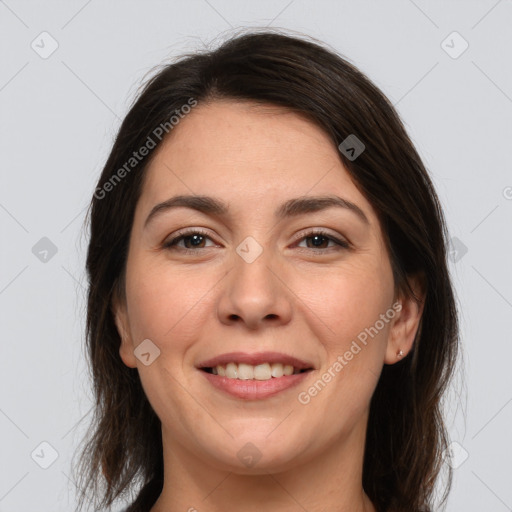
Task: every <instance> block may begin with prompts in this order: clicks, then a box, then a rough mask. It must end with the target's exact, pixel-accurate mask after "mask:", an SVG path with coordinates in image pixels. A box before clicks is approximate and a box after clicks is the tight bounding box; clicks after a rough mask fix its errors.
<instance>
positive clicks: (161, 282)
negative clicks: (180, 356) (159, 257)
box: [127, 262, 215, 349]
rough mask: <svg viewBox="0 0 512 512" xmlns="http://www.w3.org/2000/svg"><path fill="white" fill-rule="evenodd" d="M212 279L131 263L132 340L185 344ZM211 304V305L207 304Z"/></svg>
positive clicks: (205, 303) (162, 344)
mask: <svg viewBox="0 0 512 512" xmlns="http://www.w3.org/2000/svg"><path fill="white" fill-rule="evenodd" d="M214 283H215V279H213V278H212V276H211V274H202V275H199V274H198V273H197V272H195V273H192V272H187V270H186V269H181V268H176V267H174V268H171V267H170V266H169V265H166V264H165V263H164V264H161V263H158V264H150V263H148V264H146V265H145V264H143V262H140V263H139V262H134V264H133V265H132V266H131V267H129V268H128V276H127V295H128V297H129V300H128V313H129V318H130V328H131V331H132V335H133V336H134V339H135V340H139V342H140V341H142V340H143V339H146V338H149V339H151V340H152V341H153V342H154V343H156V344H157V345H158V346H159V347H160V348H161V349H164V348H166V347H171V346H172V347H177V346H179V345H183V344H186V340H187V339H188V338H189V337H191V336H192V335H193V333H194V331H195V330H196V329H197V328H199V327H200V322H198V321H197V319H198V318H200V317H202V316H203V312H204V310H205V308H208V304H209V301H208V290H211V288H212V287H213V285H214ZM210 307H211V306H210Z"/></svg>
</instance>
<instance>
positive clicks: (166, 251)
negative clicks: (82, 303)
mask: <svg viewBox="0 0 512 512" xmlns="http://www.w3.org/2000/svg"><path fill="white" fill-rule="evenodd" d="M177 194H199V195H208V196H213V197H215V198H218V199H221V200H223V201H224V202H225V203H227V205H228V206H229V215H228V216H227V217H218V216H215V215H213V216H212V215H207V214H204V213H200V212H198V211H196V210H192V209H190V208H184V207H180V208H176V209H172V210H168V211H165V212H164V213H162V214H161V215H157V216H155V217H154V218H153V219H152V220H151V221H150V222H149V224H148V225H147V226H144V223H145V220H146V217H147V216H148V214H149V212H150V211H151V209H152V208H153V207H154V206H155V205H156V204H158V203H160V202H162V201H165V200H167V199H169V198H170V197H172V196H174V195H177ZM312 195H315V196H317V195H318V196H320V195H337V196H339V197H342V198H345V199H347V200H350V201H352V202H353V203H355V204H357V205H358V206H359V207H360V208H361V210H363V212H364V213H365V215H366V216H367V218H368V220H369V223H368V224H366V223H364V222H363V221H361V220H360V219H359V218H358V217H357V216H356V215H355V214H354V213H352V212H351V211H350V210H348V209H342V208H337V207H331V208H328V209H325V210H322V211H318V212H314V213H308V214H304V215H300V216H298V217H290V218H286V219H283V220H280V221H276V219H275V218H274V210H275V209H276V208H277V207H278V206H279V205H281V204H282V203H283V202H285V201H286V200H288V199H291V198H296V197H301V196H308V197H309V196H312ZM183 228H202V229H203V230H206V231H207V232H208V236H207V237H203V238H200V239H199V242H196V244H197V243H198V245H194V244H193V243H192V242H193V240H191V238H188V239H186V238H185V239H182V240H181V241H179V242H177V245H174V246H172V247H171V248H163V244H164V242H166V241H169V240H171V238H173V237H174V236H177V234H178V233H177V231H178V230H182V229H183ZM317 228H323V229H325V230H326V231H328V234H329V236H331V235H332V236H334V237H335V238H338V239H340V240H344V241H348V242H349V243H350V247H349V248H348V249H347V248H343V247H340V246H337V245H336V243H335V242H333V241H330V240H329V239H328V238H320V241H319V242H318V243H319V245H320V248H318V246H315V245H314V244H313V242H314V240H313V239H312V238H311V236H314V235H310V233H311V231H313V230H314V229H317ZM189 236H190V235H189ZM248 236H251V237H253V238H254V239H255V240H256V241H257V242H258V243H259V244H260V246H261V247H262V249H263V252H262V253H261V255H260V256H259V257H258V258H257V259H256V260H255V261H254V262H252V263H247V262H246V261H245V260H244V259H243V258H241V257H240V256H239V255H238V254H237V252H236V248H237V247H238V246H239V244H240V243H241V242H242V241H243V240H244V239H245V238H246V237H248ZM308 237H309V238H308ZM186 248H188V249H189V250H190V252H189V253H186V252H185V249H186ZM192 251H195V252H192ZM411 282H412V285H413V288H415V289H416V293H418V294H419V295H421V290H419V288H418V285H417V283H416V282H415V281H414V280H412V281H411ZM397 300H399V301H400V303H401V310H400V311H399V312H396V314H395V316H394V317H393V318H392V319H391V320H389V321H388V323H385V326H384V328H382V329H381V330H380V331H379V332H378V334H377V335H375V336H374V337H373V338H368V339H369V341H368V343H367V344H366V345H362V344H360V345H361V346H362V350H360V351H359V352H358V353H357V355H354V357H353V359H352V360H350V361H349V362H348V363H347V364H346V366H344V367H343V369H342V370H341V371H339V372H337V373H336V372H335V373H336V376H335V377H333V378H332V379H331V380H330V382H329V383H328V384H327V385H326V386H325V387H324V388H323V389H322V390H321V391H320V392H319V393H318V394H317V395H316V396H314V397H312V398H311V400H310V402H309V403H307V404H302V403H300V402H299V401H298V394H299V393H300V392H303V391H307V390H308V388H309V387H311V386H312V385H313V383H314V382H316V381H317V380H318V379H319V378H321V376H322V375H323V374H325V373H326V372H328V369H329V368H330V367H332V366H333V363H334V362H335V361H336V359H337V357H338V356H340V355H341V356H343V354H344V353H345V352H346V351H347V350H349V348H350V346H351V343H352V341H353V340H356V339H357V335H358V334H359V333H361V332H362V331H364V329H365V328H369V327H370V326H374V324H375V322H376V321H377V320H378V319H379V315H380V314H383V313H386V311H388V310H390V308H392V305H393V304H394V303H396V301H397ZM113 309H114V313H115V319H116V325H117V327H118V330H119V333H120V336H121V338H122V342H121V346H120V350H119V353H120V356H121V358H122V360H123V362H124V363H125V364H126V365H127V366H129V367H131V368H135V367H136V368H138V371H139V374H140V378H141V381H142V385H143V387H144V391H145V393H146V395H147V397H148V399H149V401H150V403H151V405H152V407H153V408H154V410H155V412H156V414H157V415H158V416H159V418H160V420H161V422H162V439H163V448H164V468H165V482H164V488H163V492H162V494H161V496H160V498H159V499H158V501H157V502H156V504H155V505H154V507H153V508H152V509H151V512H160V511H162V512H163V511H165V512H174V511H187V510H188V511H190V512H192V511H193V510H197V511H198V512H203V511H204V512H208V511H220V510H230V509H232V504H233V503H239V504H240V509H241V510H244V511H247V512H253V511H254V512H256V511H259V510H262V509H264V510H267V511H269V512H273V511H280V512H283V511H285V512H292V511H293V512H295V511H302V512H303V511H304V510H308V512H317V511H318V512H319V511H332V512H334V511H336V512H340V511H346V512H349V511H350V512H362V511H366V512H374V511H375V508H374V506H373V505H372V503H371V502H370V500H369V499H368V497H367V496H366V494H365V493H364V491H363V488H362V483H361V482H362V461H363V453H364V443H365V435H366V428H367V421H368V411H369V403H370V399H371V397H372V394H373V392H374V389H375V387H376V385H377V382H378V378H379V376H380V373H381V370H382V367H383V365H384V364H394V363H395V362H397V361H398V360H399V358H398V357H397V352H398V351H399V350H400V349H401V350H403V352H404V357H405V356H406V355H407V353H408V351H409V350H410V349H411V346H412V343H413V340H414V335H415V333H416V330H417V328H418V323H419V320H420V317H421V308H418V307H417V305H416V303H415V302H414V301H412V300H409V299H407V298H405V297H399V296H395V294H394V282H393V276H392V272H391V266H390V260H389V256H388V254H387V251H386V248H385V245H384V239H383V234H382V232H381V229H380V226H379V223H378V220H377V216H376V213H375V211H374V209H373V208H372V205H371V204H370V203H369V202H368V201H367V200H366V198H365V197H364V196H363V195H362V194H361V193H360V192H359V190H358V189H357V188H356V186H355V184H354V182H353V181H352V180H351V178H350V176H349V174H348V172H347V170H346V169H345V168H344V166H343V164H342V162H341V160H340V157H339V154H338V149H337V148H336V146H335V145H334V144H333V143H332V142H331V141H330V139H329V138H328V136H327V135H326V134H325V133H324V132H323V131H322V130H321V129H320V128H318V127H317V126H316V125H314V124H312V123H311V122H310V121H308V120H306V119H304V118H303V117H301V116H299V115H297V114H295V113H291V112H288V111H286V110H284V109H280V108H277V107H272V106H261V105H260V106H258V105H255V104H252V103H250V102H234V101H226V100H223V101H215V102H212V103H209V104H200V105H199V106H197V107H196V108H194V109H193V110H192V112H191V113H190V114H188V115H187V116H186V117H185V118H184V119H183V120H181V121H180V124H179V125H178V126H177V127H175V128H174V130H173V131H172V132H171V134H170V136H169V137H168V138H167V139H166V140H165V141H164V143H163V144H162V145H161V146H160V147H159V148H158V149H157V153H156V154H155V155H154V159H153V161H152V162H151V164H150V166H149V167H148V169H147V175H146V180H145V183H144V187H143V191H142V195H141V197H140V199H139V202H138V204H137V208H136V213H135V218H134V222H133V226H132V232H131V238H130V246H129V254H128V259H127V268H126V301H124V300H119V299H117V298H116V299H115V300H114V305H113ZM145 339H150V340H151V342H152V343H153V344H154V345H155V346H157V347H158V349H159V350H160V355H159V357H157V358H156V359H155V360H154V361H153V362H152V363H151V364H150V365H148V366H146V365H144V364H143V363H142V362H141V361H140V360H139V359H138V358H137V357H136V356H135V355H134V349H135V348H136V347H137V346H138V345H139V344H140V343H141V342H142V341H143V340H145ZM267 350H270V351H279V352H284V353H286V354H291V355H293V356H295V357H298V358H300V359H303V360H306V361H309V362H311V363H312V364H313V365H314V368H315V370H313V371H312V372H310V373H309V374H308V376H307V378H306V380H305V381H303V382H302V383H301V384H300V385H299V386H298V387H294V388H291V389H288V390H286V391H283V392H281V393H279V394H278V395H276V396H273V397H270V398H267V399H264V400H252V401H251V400H243V399H239V398H234V397H231V396H228V395H226V394H224V393H222V392H221V391H219V390H217V389H216V388H214V387H213V386H212V385H211V384H210V383H209V382H208V381H207V379H206V378H205V377H204V375H203V374H202V372H201V371H200V370H198V369H197V368H196V365H197V364H198V363H199V362H201V361H204V360H206V359H209V358H211V357H214V356H217V355H219V354H223V353H226V352H232V351H245V352H259V351H267ZM331 373H332V370H331ZM248 442H250V443H252V444H253V445H255V446H256V447H257V449H258V451H259V453H260V454H261V458H260V460H259V461H258V462H257V463H256V464H255V465H254V466H253V467H247V466H246V465H245V464H244V463H243V462H242V461H241V460H240V459H239V458H238V457H237V453H238V451H239V450H240V449H242V447H244V445H246V443H248Z"/></svg>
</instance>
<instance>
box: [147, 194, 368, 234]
mask: <svg viewBox="0 0 512 512" xmlns="http://www.w3.org/2000/svg"><path fill="white" fill-rule="evenodd" d="M179 207H184V208H191V209H193V210H197V211H199V212H201V213H204V214H206V215H212V216H219V217H223V216H224V217H226V216H227V215H228V214H229V208H228V206H227V205H226V203H224V202H223V201H221V200H219V199H215V198H213V197H209V196H201V195H179V196H174V197H171V198H170V199H167V200H166V201H164V202H162V203H159V204H157V205H155V206H154V207H153V208H152V209H151V212H150V213H149V215H148V216H147V218H146V221H145V223H144V227H146V226H147V225H148V223H149V222H150V221H151V220H152V219H154V218H156V217H157V216H159V215H160V214H162V213H164V212H166V211H169V210H171V209H173V208H179ZM332 207H337V208H345V209H347V210H349V211H351V212H353V213H354V214H356V215H357V217H359V219H360V220H362V221H363V222H364V223H365V224H370V221H369V220H368V217H367V216H366V215H365V213H364V212H363V210H362V209H361V208H359V206H357V205H356V204H355V203H352V202H351V201H348V200H347V199H343V198H341V197H338V196H304V197H297V198H294V199H289V200H288V201H286V202H285V203H283V204H282V205H281V206H280V207H279V208H278V209H277V210H276V211H275V214H274V215H275V217H276V218H277V219H279V220H281V219H285V218H288V217H296V216H299V215H304V214H306V213H313V212H318V211H321V210H325V209H327V208H332Z"/></svg>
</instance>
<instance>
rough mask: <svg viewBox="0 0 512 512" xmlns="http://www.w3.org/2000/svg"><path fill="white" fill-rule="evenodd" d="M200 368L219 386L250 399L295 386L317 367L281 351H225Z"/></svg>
mask: <svg viewBox="0 0 512 512" xmlns="http://www.w3.org/2000/svg"><path fill="white" fill-rule="evenodd" d="M197 368H198V369H199V370H200V371H201V372H202V374H203V375H204V376H205V377H206V379H207V380H208V381H209V382H210V384H212V385H213V386H214V387H216V388H217V389H219V390H221V391H223V392H224V393H227V394H229V395H232V396H235V397H236V398H243V399H249V400H256V399H262V398H267V397H270V396H274V395H276V394H277V393H280V392H282V391H284V390H286V389H289V388H291V387H294V386H296V385H297V384H298V383H299V382H301V381H302V380H304V378H306V377H307V375H308V374H309V373H310V372H312V371H313V370H314V369H315V368H314V366H313V364H311V363H308V362H306V361H301V360H300V359H297V358H295V357H292V356H288V355H286V354H280V353H277V352H265V353H259V354H247V353H241V352H237V353H230V354H223V355H221V356H218V357H215V358H213V359H210V360H208V361H204V362H202V363H200V364H199V365H198V366H197Z"/></svg>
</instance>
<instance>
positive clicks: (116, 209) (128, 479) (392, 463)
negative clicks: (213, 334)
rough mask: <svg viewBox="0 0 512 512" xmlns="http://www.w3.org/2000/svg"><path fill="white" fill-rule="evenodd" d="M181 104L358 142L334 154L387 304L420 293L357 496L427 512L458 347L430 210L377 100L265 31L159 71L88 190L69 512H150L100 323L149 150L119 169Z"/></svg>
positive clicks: (134, 414) (401, 136)
mask: <svg viewBox="0 0 512 512" xmlns="http://www.w3.org/2000/svg"><path fill="white" fill-rule="evenodd" d="M191 98H192V99H193V100H194V101H197V102H198V105H201V104H202V103H205V102H209V101H215V100H216V99H227V100H235V101H251V102H256V103H260V104H267V105H277V106H281V107H283V108H286V109H289V110H292V111H294V112H297V113H300V114H301V115H304V116H307V118H308V119H310V120H311V121H312V122H314V123H316V124H317V125H319V126H320V127H322V129H323V130H324V131H325V133H326V134H327V135H328V136H329V137H330V138H331V139H332V141H333V142H334V143H335V144H336V146H338V145H339V144H340V143H341V142H342V141H343V140H344V139H345V138H346V137H347V136H349V135H351V134H354V135H356V136H357V138H359V139H360V140H361V141H363V143H364V145H365V150H364V152H363V153H362V154H361V155H360V156H358V157H357V158H356V159H355V160H351V159H349V158H347V157H346V155H345V154H344V153H342V152H340V159H341V161H342V163H343V164H344V166H345V167H346V169H347V170H348V172H349V173H350V175H351V177H352V179H353V180H354V183H355V184H356V186H357V187H358V189H359V190H360V191H361V193H362V194H363V195H364V196H365V197H366V198H367V199H368V200H369V202H370V203H371V204H372V205H373V207H374V209H375V211H376V212H377V214H378V217H379V222H380V225H381V228H382V232H383V234H384V237H385V241H386V244H387V248H388V251H389V257H390V261H391V264H392V268H393V276H394V280H395V288H396V291H398V292H400V293H403V294H405V295H406V296H409V297H411V296H412V297H415V296H414V294H413V291H412V289H411V287H410V286H409V283H408V277H410V276H413V275H419V276H422V277H423V280H424V286H425V290H426V296H425V300H424V309H423V314H422V318H421V322H420V326H419V329H418V332H417V334H416V338H415V342H414V345H413V349H412V351H411V352H410V353H409V354H408V355H407V357H405V358H404V359H403V360H402V361H400V362H398V363H396V364H393V365H384V368H383V371H382V374H381V376H380V380H379V382H378V384H377V387H376V390H375V393H374V395H373V397H372V400H371V407H370V416H369V424H368V430H367V438H366V449H365V455H364V468H363V486H364V489H365V491H366V493H367V494H368V496H369V497H370V499H371V500H372V502H373V503H374V504H375V506H376V507H377V509H378V510H379V511H381V512H388V511H392V512H415V511H420V510H425V511H429V510H432V508H433V506H434V504H433V500H434V497H435V486H437V484H436V482H437V481H438V480H439V477H440V475H441V469H442V465H443V460H442V452H443V450H444V449H445V448H446V447H447V444H448V443H447V438H448V436H447V431H446V427H445V423H444V421H443V415H442V408H441V398H442V396H443V394H444V392H445V390H446V388H447V385H448V384H449V382H450V379H451V377H452V374H453V371H454V368H455V365H456V362H457V353H458V343H459V333H458V320H457V308H456V303H455V297H454V292H453V288H452V284H451V281H450V276H449V272H448V268H447V262H446V255H447V251H446V244H447V236H448V235H447V229H446V225H445V220H444V217H443V213H442V209H441V206H440V203H439V200H438V198H437V195H436V192H435V190H434V187H433V184H432V182H431V180H430V178H429V176H428V173H427V171H426V169H425V167H424V165H423V163H422V161H421V159H420V157H419V155H418V153H417V152H416V150H415V148H414V146H413V144H412V142H411V140H410V139H409V137H408V135H407V133H406V131H405V129H404V126H403V124H402V122H401V121H400V119H399V116H398V114H397V113H396V111H395V109H394V108H393V106H392V105H391V104H390V102H389V101H388V100H387V98H386V97H385V96H384V94H383V93H382V92H381V91H380V90H379V89H378V88H377V87H376V86H375V85H373V83H372V82H371V81H370V80H369V79H368V78H367V77H366V76H365V75H364V74H362V73H361V72H360V71H359V70H358V69H357V68H356V67H355V66H353V65H352V64H350V63H349V62H348V61H347V60H346V59H344V58H342V57H341V56H339V55H338V54H337V53H336V52H335V51H333V50H332V49H329V48H327V47H325V45H323V44H322V43H319V42H317V41H315V40H310V39H307V38H305V37H297V36H295V35H293V36H290V35H287V34H285V33H282V32H281V33H279V32H275V31H270V30H265V31H258V30H256V31H251V32H249V33H242V34H238V35H236V36H235V37H231V39H230V40H228V41H227V42H225V43H224V44H222V45H221V46H220V47H218V48H216V49H213V50H204V51H200V52H196V53H193V54H188V55H184V56H182V57H181V58H179V59H177V60H176V61H174V62H173V63H171V64H166V65H164V66H163V67H162V69H160V70H159V71H158V73H157V74H156V75H154V76H153V77H152V78H150V79H149V80H148V81H147V83H146V84H145V86H144V87H143V90H142V91H141V92H140V94H139V95H138V98H137V99H136V101H135V102H134V104H133V105H132V107H131V109H130V111H129V112H128V114H127V115H126V117H125V119H124V121H123V123H122V125H121V127H120V129H119V132H118V135H117V138H116V140H115V143H114V145H113V148H112V150H111V153H110V155H109V157H108V160H107V162H106V165H105V167H104V169H103V172H102V174H101V177H100V179H99V182H98V186H97V189H96V191H95V194H94V197H93V199H92V202H91V205H90V212H89V214H90V243H89V247H88V253H87V273H88V280H89V289H88V303H87V332H86V335H87V338H86V349H87V354H88V357H89V364H90V369H91V370H92V379H93V385H94V393H95V400H96V404H95V411H94V417H93V419H92V422H91V425H90V431H89V433H88V438H87V439H86V440H85V447H84V449H83V452H82V453H81V457H80V467H79V476H80V479H81V482H80V485H79V488H80V489H82V492H83V496H82V499H81V500H80V510H81V508H82V507H83V505H84V502H85V501H86V500H88V502H92V503H94V507H95V510H96V509H97V508H98V507H100V508H103V507H110V506H111V504H113V503H114V501H115V500H116V498H119V497H121V496H124V495H125V494H126V493H127V492H128V491H133V490H134V488H135V487H136V486H137V487H138V490H137V496H136V499H135V501H134V503H133V504H132V506H131V507H130V509H129V510H130V511H131V512H136V511H140V512H147V511H148V510H149V509H150V508H151V506H152V505H153V504H154V503H155V501H156V500H157V498H158V496H159V495H160V492H161V490H162V486H163V454H162V439H161V424H160V420H159V418H158V417H157V416H156V414H155V412H154V411H153V409H152V407H151V405H150V404H149V402H148V400H147V398H146V395H145V393H144V391H143V388H142V386H141V382H140V379H139V375H138V371H137V369H133V368H128V367H127V366H125V364H124V363H123V362H122V360H121V358H120V356H119V347H120V337H119V334H118V331H117V329H116V326H115V323H114V318H113V314H112V309H111V307H112V299H113V297H114V293H118V294H119V296H120V297H122V298H123V297H124V295H123V294H124V277H123V276H124V270H125V265H126V259H127V251H128V242H129V237H130V232H131V227H132V222H133V217H134V211H135V207H136V204H137V201H138V198H139V196H140V194H141V187H142V184H143V178H144V171H145V169H146V168H147V166H148V163H149V162H150V161H151V158H152V155H154V153H155V149H153V150H152V151H150V153H149V155H147V156H146V157H145V158H144V159H141V161H140V162H137V164H136V165H133V168H132V167H130V168H129V171H126V172H125V173H121V174H122V176H123V177H122V179H119V180H115V181H113V178H114V177H115V175H117V177H118V178H119V175H120V173H119V170H120V169H121V168H123V166H124V169H125V170H127V167H126V163H127V162H128V161H130V158H131V157H132V156H133V152H134V151H136V150H138V149H139V148H141V147H142V146H144V145H145V144H147V141H148V140H149V139H148V138H152V140H153V141H154V142H156V146H159V145H160V144H161V141H160V140H157V138H155V129H156V128H157V127H159V126H167V127H168V128H169V119H170V118H171V117H172V116H173V115H177V111H180V112H182V110H181V109H182V106H183V105H186V104H190V100H191ZM165 123H167V125H165ZM176 129H178V130H179V126H178V127H177V128H176ZM170 130H171V128H169V129H168V130H166V133H167V131H169V133H170ZM161 140H165V137H162V139H161ZM132 163H133V162H132ZM108 183H110V186H108ZM107 190H108V192H107ZM446 470H447V472H448V474H447V482H446V484H445V486H444V490H445V492H444V494H443V499H442V502H441V503H444V502H445V501H446V497H447V495H448V491H449V489H450V487H451V482H452V472H451V469H450V468H449V467H447V468H446ZM88 491H90V496H88V497H87V492H88Z"/></svg>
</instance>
